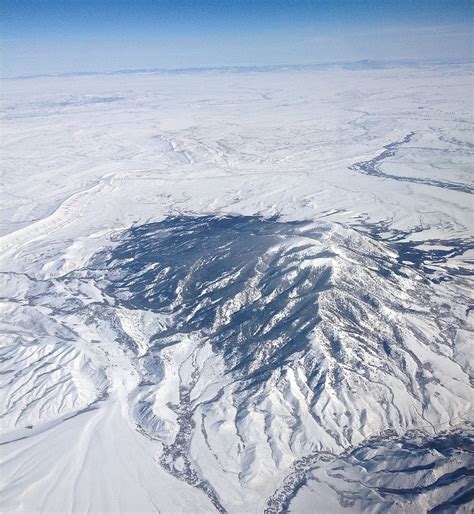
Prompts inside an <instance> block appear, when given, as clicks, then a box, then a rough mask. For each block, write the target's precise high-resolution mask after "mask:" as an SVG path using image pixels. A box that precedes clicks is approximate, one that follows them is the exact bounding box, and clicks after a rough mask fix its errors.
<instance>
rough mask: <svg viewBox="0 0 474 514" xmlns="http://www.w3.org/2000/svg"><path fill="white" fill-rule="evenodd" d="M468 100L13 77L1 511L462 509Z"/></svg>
mask: <svg viewBox="0 0 474 514" xmlns="http://www.w3.org/2000/svg"><path fill="white" fill-rule="evenodd" d="M472 86H473V79H472V69H471V67H470V66H468V65H446V64H445V65H424V66H422V65H418V66H408V65H407V66H386V67H380V68H374V69H373V68H372V67H371V66H370V65H367V66H360V67H350V68H347V69H346V68H344V67H340V66H338V67H336V66H327V67H319V68H318V67H315V68H314V69H311V68H301V69H298V68H288V69H271V68H269V69H264V70H252V69H237V70H231V71H229V70H208V71H203V72H186V73H184V72H174V73H141V74H126V73H123V74H115V75H96V76H74V77H44V78H32V79H23V80H21V79H16V80H5V81H4V83H3V91H2V93H3V94H2V104H3V105H2V107H3V113H4V114H3V118H2V122H1V123H2V142H3V155H2V191H1V199H2V209H3V211H2V216H1V227H0V228H1V239H0V249H1V281H2V285H1V289H0V294H1V297H2V304H1V308H2V320H1V321H2V347H1V353H2V361H1V364H0V366H1V375H0V376H1V382H0V383H1V388H2V401H1V409H2V412H1V441H0V442H1V443H2V444H1V446H0V448H1V450H0V457H1V472H0V508H1V510H2V511H3V512H20V511H24V512H34V511H39V512H155V511H159V512H170V513H171V512H173V513H174V512H193V513H194V512H215V511H221V512H224V511H227V512H229V513H242V512H249V513H258V512H264V511H265V512H280V511H289V512H295V513H299V512H316V513H317V512H321V513H326V512H339V511H340V512H404V513H405V512H413V513H421V512H427V511H433V512H446V511H447V512H450V511H453V512H454V511H456V510H459V511H461V512H462V511H465V512H468V511H469V508H470V506H469V502H470V501H472V497H473V493H472V490H473V479H472V476H473V471H472V468H473V458H472V454H473V442H472V429H471V426H472V425H471V424H472V421H473V410H472V398H473V394H472V385H471V384H472V369H473V351H472V330H473V326H472V312H473V311H472V307H471V306H472V285H473V284H472V274H473V266H472V263H473V258H474V251H473V250H474V245H473V231H474V228H473V210H472V205H473V204H472V193H473V191H474V185H473V181H472V162H473V161H472V157H473V155H472V154H473V145H474V138H473V132H472V125H473V123H474V120H473V112H472V105H473V97H472V91H473V89H472Z"/></svg>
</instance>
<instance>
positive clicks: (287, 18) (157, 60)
mask: <svg viewBox="0 0 474 514" xmlns="http://www.w3.org/2000/svg"><path fill="white" fill-rule="evenodd" d="M1 10H2V32H3V42H2V43H3V44H2V47H3V50H2V65H1V72H2V76H4V77H14V76H22V75H37V74H60V73H72V72H111V71H116V70H121V69H141V68H187V67H193V68H194V67H196V68H201V67H221V66H261V65H307V64H317V63H328V62H351V61H359V60H365V59H368V60H375V61H396V60H443V61H446V60H453V61H456V60H461V61H470V60H472V29H471V22H472V6H471V4H470V2H468V1H464V0H462V1H459V2H456V3H455V4H454V5H452V2H446V1H443V0H436V1H433V2H428V1H418V2H412V1H409V2H407V1H394V2H391V3H390V4H389V5H387V4H385V3H383V4H382V3H381V2H376V1H374V0H365V1H355V2H351V3H350V4H348V5H344V3H342V2H335V1H318V2H309V1H297V2H294V1H287V2H284V1H279V0H278V1H274V2H271V1H267V0H265V1H260V2H255V1H253V2H252V1H248V0H244V1H236V2H232V3H228V2H227V3H223V2H217V1H214V0H206V1H202V2H197V1H188V2H169V1H158V2H151V1H148V0H145V1H142V2H139V3H134V2H125V1H116V2H108V3H104V2H103V3H97V2H91V1H89V0H87V1H81V2H70V1H59V0H54V1H49V2H42V1H39V2H31V1H24V2H21V3H18V2H15V1H12V0H7V1H6V2H4V3H3V5H2V7H1Z"/></svg>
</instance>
